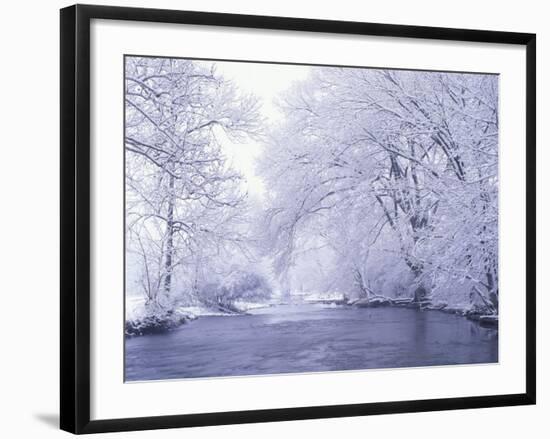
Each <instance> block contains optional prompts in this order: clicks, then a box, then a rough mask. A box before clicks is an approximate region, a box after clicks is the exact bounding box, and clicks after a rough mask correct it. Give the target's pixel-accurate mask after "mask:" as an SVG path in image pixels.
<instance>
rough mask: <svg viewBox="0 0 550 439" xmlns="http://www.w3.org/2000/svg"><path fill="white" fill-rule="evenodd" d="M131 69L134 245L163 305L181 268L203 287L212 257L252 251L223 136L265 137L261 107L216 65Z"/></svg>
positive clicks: (167, 61)
mask: <svg viewBox="0 0 550 439" xmlns="http://www.w3.org/2000/svg"><path fill="white" fill-rule="evenodd" d="M125 73H126V74H125V87H126V89H125V105H126V107H125V108H126V125H125V134H124V142H125V149H126V224H127V237H128V239H127V245H128V247H129V250H130V251H131V252H133V253H135V254H137V255H138V256H139V258H141V260H142V264H141V265H142V268H143V276H142V287H143V290H144V292H145V294H146V296H147V299H148V301H151V302H154V303H156V304H160V303H161V301H162V300H161V299H163V298H168V297H169V296H170V294H171V293H172V289H173V285H174V276H175V270H176V269H178V268H179V269H181V270H184V271H185V270H186V278H187V279H190V278H192V277H193V276H194V279H195V281H196V279H197V275H198V271H199V270H200V269H201V266H202V265H203V264H204V263H205V261H208V260H209V258H213V257H218V258H219V257H223V254H224V252H231V251H245V250H246V249H245V247H246V239H247V238H246V236H245V235H244V234H243V232H242V231H243V229H244V228H243V226H242V225H243V223H244V222H245V214H246V209H247V206H246V194H245V193H242V190H241V188H240V180H241V178H242V176H241V175H239V173H237V172H236V171H235V170H233V169H232V168H231V167H230V166H229V163H228V161H227V159H226V156H225V154H224V150H223V145H222V139H224V138H225V139H229V141H232V142H239V141H241V140H243V139H244V138H246V137H247V136H254V135H256V134H257V133H258V132H259V129H260V124H259V121H260V119H259V114H258V102H257V100H256V99H255V98H254V97H252V96H248V95H242V94H240V93H239V91H238V90H237V89H236V87H235V86H234V85H233V84H232V83H231V82H229V81H227V80H225V79H224V78H223V77H221V76H220V75H219V74H217V72H216V68H215V64H214V63H204V62H195V61H189V60H184V59H173V58H147V57H127V58H126V72H125ZM191 283H192V282H191ZM190 287H191V288H192V285H190Z"/></svg>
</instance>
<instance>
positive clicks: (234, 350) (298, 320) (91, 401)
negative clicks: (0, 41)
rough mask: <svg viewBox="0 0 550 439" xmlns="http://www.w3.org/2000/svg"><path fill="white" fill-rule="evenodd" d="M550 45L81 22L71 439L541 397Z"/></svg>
mask: <svg viewBox="0 0 550 439" xmlns="http://www.w3.org/2000/svg"><path fill="white" fill-rule="evenodd" d="M535 129H536V127H535V35H534V34H527V33H512V32H498V31H481V30H464V29H445V28H430V27H419V26H402V25H389V24H372V23H359V22H339V21H327V20H311V19H305V18H283V17H264V16H245V15H232V14H219V13H207V12H185V11H172V10H155V9H134V8H118V7H103V6H81V5H77V6H71V7H68V8H65V9H62V10H61V428H62V429H64V430H67V431H70V432H73V433H95V432H108V431H124V430H142V429H155V428H170V427H189V426H204V425H216V424H233V423H249V422H266V421H282V420H299V419H312V418H322V417H346V416H362V415H371V414H383V413H402V412H420V411H432V410H448V409H463V408H481V407H495V406H506V405H525V404H534V403H535V393H536V391H535V388H536V386H535V284H536V282H535Z"/></svg>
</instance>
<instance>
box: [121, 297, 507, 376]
mask: <svg viewBox="0 0 550 439" xmlns="http://www.w3.org/2000/svg"><path fill="white" fill-rule="evenodd" d="M125 361H126V365H125V370H126V381H138V380H139V381H142V380H158V379H173V378H197V377H217V376H238V375H263V374H276V373H297V372H321V371H343V370H357V369H373V368H394V367H414V366H434V365H453V364H474V363H494V362H497V361H498V331H496V330H494V329H488V328H483V327H481V326H479V325H478V324H477V323H475V322H471V321H469V320H467V319H465V318H464V317H460V316H456V315H451V314H445V313H443V312H440V311H418V310H414V309H405V308H354V307H326V306H320V305H281V306H277V307H271V308H264V309H261V310H256V311H254V312H252V313H251V314H250V315H241V316H222V317H201V318H199V319H197V320H195V321H192V322H190V323H188V324H185V325H183V326H181V327H180V328H178V329H176V330H174V331H172V332H169V333H167V334H161V335H147V336H141V337H134V338H130V339H127V340H126V358H125Z"/></svg>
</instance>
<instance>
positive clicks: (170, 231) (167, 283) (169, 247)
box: [164, 175, 174, 296]
mask: <svg viewBox="0 0 550 439" xmlns="http://www.w3.org/2000/svg"><path fill="white" fill-rule="evenodd" d="M169 188H170V189H169V190H170V193H169V196H168V215H167V219H168V221H167V223H166V229H167V230H166V233H167V235H168V236H167V240H166V259H165V262H164V269H165V272H166V275H165V277H164V291H165V293H166V295H167V296H168V295H169V294H170V290H171V288H172V259H173V253H174V177H173V176H172V175H171V176H170V183H169Z"/></svg>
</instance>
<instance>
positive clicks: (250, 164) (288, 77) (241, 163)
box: [215, 61, 311, 198]
mask: <svg viewBox="0 0 550 439" xmlns="http://www.w3.org/2000/svg"><path fill="white" fill-rule="evenodd" d="M215 64H216V69H217V71H218V73H220V74H221V75H222V76H223V77H224V78H226V79H229V80H231V81H232V82H233V83H234V84H235V85H236V86H237V87H238V88H239V89H240V90H241V91H242V92H243V93H253V94H254V95H256V96H257V97H258V98H259V99H260V101H261V112H262V115H263V117H264V118H265V119H266V122H267V123H268V124H269V125H271V124H272V123H274V122H276V121H279V120H280V119H281V117H282V115H281V114H280V112H279V111H278V110H277V107H276V105H275V102H274V101H275V100H276V98H277V97H278V96H279V95H280V93H281V92H284V91H286V90H288V89H289V88H290V87H291V86H292V84H293V82H295V81H300V80H303V79H306V78H307V76H308V75H309V73H310V71H311V67H309V66H295V65H283V64H260V63H247V62H228V61H216V62H215ZM224 147H225V149H226V154H227V155H228V157H229V159H230V161H231V163H232V165H233V167H234V169H236V170H238V171H239V172H240V173H242V174H243V175H244V177H245V179H246V183H245V184H246V190H247V191H248V193H249V194H250V195H251V196H258V197H260V198H261V197H262V195H263V193H264V186H263V181H262V180H261V178H260V177H259V176H258V175H256V173H255V170H254V169H255V161H256V158H257V157H258V156H259V155H261V154H262V153H263V152H264V148H265V146H264V145H262V144H261V143H258V142H255V141H251V140H250V141H247V142H246V143H240V144H233V143H231V142H229V141H227V142H225V143H224Z"/></svg>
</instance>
